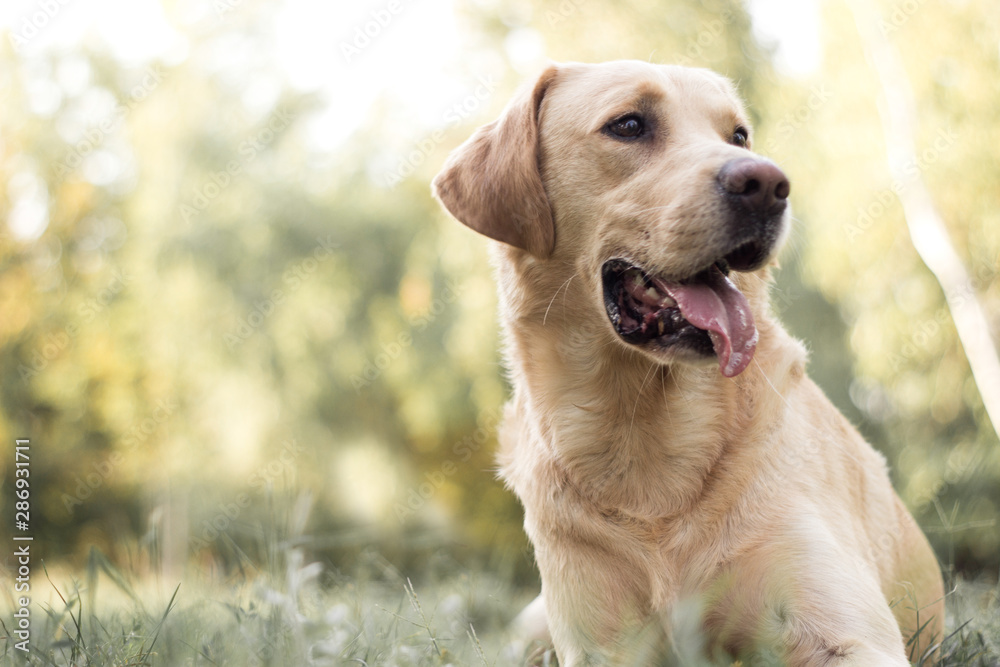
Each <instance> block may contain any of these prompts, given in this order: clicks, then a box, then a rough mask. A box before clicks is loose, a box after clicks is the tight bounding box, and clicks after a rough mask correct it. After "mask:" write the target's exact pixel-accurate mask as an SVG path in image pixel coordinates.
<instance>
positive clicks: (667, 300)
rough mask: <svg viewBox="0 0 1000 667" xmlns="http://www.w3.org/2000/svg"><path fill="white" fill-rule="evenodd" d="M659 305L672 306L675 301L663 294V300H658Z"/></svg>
mask: <svg viewBox="0 0 1000 667" xmlns="http://www.w3.org/2000/svg"><path fill="white" fill-rule="evenodd" d="M660 305H661V306H663V307H664V308H673V307H674V306H676V305H677V301H676V300H675V299H672V298H671V297H669V296H665V297H663V300H662V301H660Z"/></svg>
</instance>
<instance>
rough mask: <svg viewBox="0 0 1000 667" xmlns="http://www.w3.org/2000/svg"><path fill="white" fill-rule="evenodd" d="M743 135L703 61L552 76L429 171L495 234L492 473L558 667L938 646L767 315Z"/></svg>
mask: <svg viewBox="0 0 1000 667" xmlns="http://www.w3.org/2000/svg"><path fill="white" fill-rule="evenodd" d="M752 138H753V137H752V132H751V129H750V124H749V122H748V120H747V115H746V113H745V111H744V109H743V107H742V104H741V102H740V101H739V99H738V97H737V95H736V93H735V92H734V88H733V86H732V85H731V84H730V82H729V81H728V80H726V79H725V78H723V77H721V76H719V75H717V74H714V73H712V72H710V71H707V70H701V69H692V68H685V67H676V66H657V65H652V64H648V63H644V62H638V61H618V62H609V63H603V64H580V63H568V64H556V65H552V66H550V67H549V68H548V69H546V70H545V71H544V73H542V74H541V76H540V77H539V78H538V79H537V81H535V82H534V83H533V85H531V86H529V87H527V88H524V89H523V90H521V92H520V93H519V94H517V96H516V97H515V98H514V99H513V101H512V102H511V103H510V104H509V105H508V106H507V108H506V109H505V110H504V112H503V114H502V116H501V117H500V118H499V119H498V120H496V121H495V122H493V123H490V124H489V125H486V126H484V127H481V128H480V129H479V130H477V131H476V133H475V134H474V135H473V136H472V137H471V138H470V139H469V140H468V141H466V142H465V143H464V144H462V145H461V146H460V147H459V148H457V149H456V150H455V151H454V152H453V153H452V154H451V156H450V157H449V158H448V160H447V162H446V164H445V165H444V167H443V169H442V171H441V173H439V174H438V175H437V177H436V178H435V180H434V184H433V187H434V192H435V194H436V197H437V198H438V199H439V201H440V202H441V204H443V206H444V207H445V208H446V209H447V210H448V211H449V212H450V213H451V214H452V215H453V216H454V217H455V218H457V219H458V220H459V221H460V222H462V223H463V224H465V225H467V226H469V227H471V228H472V229H474V230H476V231H478V232H480V233H481V234H484V235H486V236H488V237H490V238H491V239H494V240H495V241H497V242H498V243H495V244H492V249H491V252H492V257H493V260H494V264H495V267H496V278H497V281H498V283H499V294H500V299H499V301H500V315H501V322H502V327H503V331H504V334H505V348H506V362H507V367H508V371H509V374H510V379H511V382H512V384H513V396H512V398H511V400H510V402H509V403H508V405H507V407H506V409H505V414H504V420H503V425H502V427H501V430H500V442H501V451H500V454H499V461H500V469H501V476H502V478H503V479H504V480H505V481H506V483H507V484H508V485H509V486H510V488H512V489H513V490H514V491H515V492H516V493H517V495H518V497H519V498H520V499H521V502H522V503H523V505H524V513H525V520H524V525H525V529H526V531H527V534H528V536H529V537H530V539H531V542H532V544H533V545H534V549H535V558H536V560H537V563H538V567H539V570H540V572H541V579H542V593H541V595H540V597H539V599H538V600H537V601H536V602H535V603H533V604H532V605H531V606H530V607H529V609H528V610H526V612H525V615H524V618H525V619H526V620H527V621H529V622H532V620H533V622H535V623H537V624H538V627H536V628H535V631H536V632H537V633H538V634H539V635H542V634H546V635H547V636H550V637H551V641H552V643H553V644H554V647H555V651H556V653H557V655H558V659H559V664H560V665H562V666H563V667H574V666H576V665H596V664H608V665H623V664H639V665H649V664H654V663H655V662H656V661H657V660H660V659H661V658H659V657H654V652H656V654H657V655H667V656H669V655H670V654H671V650H670V647H672V649H673V651H672V652H673V653H674V654H675V657H674V659H676V654H677V652H678V649H677V646H678V645H679V642H681V641H682V639H683V638H682V637H680V636H679V633H680V630H679V628H682V627H688V628H690V627H691V626H694V628H695V629H696V631H697V633H698V635H699V636H700V637H702V638H703V642H704V643H703V644H702V646H703V648H704V650H705V651H706V652H708V653H710V654H712V655H716V656H718V655H723V656H724V655H731V656H733V657H737V656H744V658H745V657H746V656H748V655H749V656H754V655H761V654H762V652H763V653H764V654H766V655H771V656H774V655H776V656H777V657H778V658H779V659H780V660H781V661H782V662H783V663H784V664H789V665H830V666H838V667H846V666H848V665H853V666H858V667H862V666H863V667H878V666H883V665H884V666H890V665H892V666H899V667H904V666H905V665H907V664H909V663H908V657H909V658H910V659H913V660H916V659H917V658H919V657H920V656H921V655H923V654H924V653H925V652H930V651H933V650H934V645H935V644H934V643H935V642H936V641H938V640H939V639H940V637H941V633H942V629H943V618H944V614H943V611H944V610H943V584H942V578H941V573H940V569H939V567H938V564H937V561H936V559H935V556H934V554H933V552H932V550H931V548H930V546H929V545H928V543H927V540H926V539H925V537H924V535H923V534H922V533H921V531H920V529H919V528H918V527H917V525H916V523H915V522H914V520H913V518H912V517H911V515H910V514H909V513H908V511H907V510H906V508H905V507H904V506H903V504H902V502H901V501H900V499H899V498H898V497H897V495H896V494H895V492H894V491H893V488H892V486H891V484H890V481H889V476H888V474H887V470H886V463H885V460H884V458H883V457H882V456H881V455H879V454H878V453H876V452H875V451H874V450H873V449H872V447H871V446H870V445H869V444H867V443H866V442H865V441H864V440H863V439H862V438H861V436H860V435H859V434H858V432H857V431H856V430H855V429H854V428H853V427H852V426H851V424H850V423H848V421H847V420H846V419H845V418H844V417H843V416H842V415H840V413H839V412H838V411H837V410H836V408H835V407H834V406H833V405H832V404H831V403H830V402H829V400H827V398H826V397H825V396H824V395H823V393H822V392H821V391H820V390H819V389H818V388H817V386H816V385H815V384H814V383H813V382H812V381H811V380H809V378H808V377H807V376H806V373H805V365H806V353H805V350H804V348H803V346H802V345H801V344H800V343H799V342H798V341H796V340H794V339H793V338H791V337H790V336H789V335H788V334H787V333H786V332H785V330H784V329H783V328H782V327H781V325H780V324H779V323H778V322H777V321H776V319H775V317H774V315H773V314H772V313H771V311H770V309H769V305H768V288H769V285H770V283H771V278H770V272H771V268H772V265H773V264H774V257H775V253H776V252H777V250H778V248H779V246H780V245H781V242H782V240H783V239H784V237H785V235H786V232H787V229H788V220H789V205H788V194H789V182H788V179H787V178H786V176H785V174H784V173H783V172H782V171H781V169H779V168H778V167H777V166H776V165H775V164H774V163H772V162H770V161H769V160H767V159H765V158H763V157H760V156H758V155H756V154H754V153H753V152H751V144H752ZM651 629H652V631H651ZM914 636H916V637H915V639H912V638H914ZM653 639H655V641H653ZM911 639H912V640H911Z"/></svg>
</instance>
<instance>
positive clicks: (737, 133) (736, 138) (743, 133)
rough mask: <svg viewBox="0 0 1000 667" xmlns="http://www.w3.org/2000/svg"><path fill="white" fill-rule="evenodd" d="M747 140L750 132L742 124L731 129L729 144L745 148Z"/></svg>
mask: <svg viewBox="0 0 1000 667" xmlns="http://www.w3.org/2000/svg"><path fill="white" fill-rule="evenodd" d="M749 141H750V133H749V132H747V129H746V128H745V127H743V126H742V125H741V126H739V127H737V128H736V129H735V130H733V138H732V139H730V140H729V142H730V143H731V144H733V145H734V146H739V147H740V148H746V147H747V142H749Z"/></svg>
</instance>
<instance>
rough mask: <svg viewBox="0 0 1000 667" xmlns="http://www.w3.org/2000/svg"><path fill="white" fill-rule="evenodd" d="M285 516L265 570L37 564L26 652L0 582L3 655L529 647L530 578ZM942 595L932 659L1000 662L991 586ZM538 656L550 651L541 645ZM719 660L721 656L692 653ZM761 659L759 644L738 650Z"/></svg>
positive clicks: (239, 660)
mask: <svg viewBox="0 0 1000 667" xmlns="http://www.w3.org/2000/svg"><path fill="white" fill-rule="evenodd" d="M296 511H297V512H299V513H300V514H301V512H302V510H301V508H300V509H299V510H296ZM306 511H307V510H306ZM287 525H290V526H294V528H293V529H290V530H286V531H285V535H284V537H283V538H280V539H279V538H278V537H277V536H274V537H272V538H271V539H272V540H273V543H272V544H270V547H271V548H270V552H271V553H272V554H274V556H273V560H272V562H270V563H268V564H266V565H265V567H264V571H263V573H260V572H258V573H257V574H255V575H253V576H250V575H241V576H238V577H237V578H234V579H232V580H230V581H228V582H210V581H207V580H206V577H205V576H204V574H202V576H201V577H198V576H192V577H188V578H186V579H185V582H184V583H182V584H181V585H180V586H176V583H172V584H171V585H170V586H164V587H162V588H158V587H156V586H155V585H152V584H150V583H149V582H144V583H142V584H141V585H140V583H138V582H133V581H132V580H131V579H130V577H129V576H128V575H127V574H126V573H123V572H121V571H120V570H118V569H117V568H116V567H115V566H114V565H113V564H112V563H110V562H109V561H108V560H107V559H106V558H105V557H104V556H103V555H101V554H100V553H99V552H98V551H96V550H93V551H92V552H91V557H90V559H89V562H88V564H87V567H86V568H85V572H84V580H83V581H80V580H78V579H76V578H75V577H74V576H72V575H71V574H61V575H60V574H57V575H56V576H55V577H54V578H53V577H50V576H49V573H48V571H44V573H37V574H34V575H33V577H34V578H33V580H32V595H33V600H35V602H34V604H35V607H34V609H33V616H32V626H31V632H32V635H31V651H30V653H29V654H28V655H27V656H25V655H24V654H22V652H21V651H18V650H16V649H15V648H14V643H15V641H16V639H15V638H14V637H13V636H12V632H11V631H12V629H14V628H16V624H14V622H13V621H14V618H13V616H12V610H13V605H12V600H11V599H10V597H11V596H10V593H8V600H7V602H8V604H10V605H11V606H10V609H9V610H4V611H3V612H2V613H0V623H2V625H0V664H3V665H7V664H11V665H15V664H29V665H45V666H50V667H90V666H94V667H97V666H105V665H107V666H115V667H140V666H150V667H153V666H157V667H158V666H173V665H184V666H186V667H187V666H190V667H195V666H197V667H201V666H211V665H234V666H239V667H272V666H273V667H298V666H305V665H315V666H325V665H331V666H337V665H362V666H365V665H370V666H374V665H389V666H392V667H444V666H448V665H454V666H456V667H457V666H466V665H468V666H475V665H485V666H489V667H503V666H507V665H522V664H524V655H525V649H524V648H523V647H522V648H512V645H511V638H510V637H509V636H508V635H507V634H506V632H505V628H506V626H507V624H508V623H509V622H510V620H511V619H512V618H513V617H514V615H515V614H516V613H517V612H518V611H519V610H520V609H521V608H523V606H524V605H525V604H527V602H529V601H530V599H531V598H532V597H533V594H534V591H525V590H518V589H516V588H514V587H513V586H512V585H511V584H510V583H509V582H507V581H504V580H503V579H501V578H500V577H499V576H498V575H496V574H491V573H490V572H489V569H488V568H481V567H473V568H467V567H464V566H463V565H462V564H460V563H458V562H456V561H455V560H454V559H452V558H451V557H450V556H449V555H448V554H447V553H444V552H440V553H438V554H437V555H436V556H435V557H433V558H431V559H430V562H428V563H427V564H426V567H425V568H424V571H422V572H420V573H419V580H417V579H410V578H408V576H407V574H406V573H403V572H400V571H398V570H397V569H396V568H395V567H394V566H393V565H392V564H391V563H389V562H388V561H386V560H385V559H383V558H382V557H381V556H379V555H378V554H377V553H374V552H371V553H367V554H366V555H365V557H364V558H362V559H361V564H360V565H359V566H357V567H354V568H352V570H353V571H352V572H350V573H349V574H344V573H339V572H337V571H336V570H335V569H334V568H333V567H326V568H323V567H320V565H319V564H317V563H311V562H309V561H308V558H307V556H306V552H305V551H304V548H303V546H302V545H304V544H308V543H309V540H308V538H306V537H304V536H303V535H302V534H301V531H302V529H304V526H305V520H304V517H303V516H299V517H297V518H293V519H292V520H290V521H289V522H288V524H287ZM39 574H42V575H43V576H41V577H39V576H38V575H39ZM43 587H48V593H49V595H48V598H49V600H50V601H49V602H48V603H40V602H39V601H40V600H41V599H43V597H44V595H43V594H42V591H43V590H44V589H43ZM8 590H10V587H8ZM948 608H949V622H948V627H949V632H950V634H949V635H948V636H947V637H946V638H945V639H944V641H943V642H942V644H941V648H940V662H939V664H940V665H942V666H944V667H958V666H963V667H964V666H968V667H997V666H1000V588H997V587H996V586H995V585H993V584H988V585H987V584H979V583H974V582H962V581H959V582H958V583H957V584H956V585H955V586H954V589H953V591H952V593H950V594H949V601H948ZM529 648H530V647H529ZM536 664H541V665H555V664H556V661H555V658H554V657H553V655H552V654H551V652H548V653H543V654H541V655H539V656H538V657H537V660H536ZM681 664H685V665H690V664H691V663H690V661H688V662H684V663H681ZM724 664H725V665H728V664H730V663H729V662H728V661H725V662H715V663H710V662H705V663H703V664H702V665H699V667H710V666H711V665H724ZM760 664H762V663H761V659H759V658H758V659H754V660H752V661H747V662H745V663H744V665H753V666H754V667H757V666H758V665H760ZM767 664H771V663H770V662H767Z"/></svg>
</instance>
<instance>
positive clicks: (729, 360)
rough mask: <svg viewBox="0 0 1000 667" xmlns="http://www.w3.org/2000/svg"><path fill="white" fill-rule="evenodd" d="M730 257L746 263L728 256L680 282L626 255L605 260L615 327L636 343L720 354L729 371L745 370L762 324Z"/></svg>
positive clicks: (721, 367)
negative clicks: (736, 282) (738, 281)
mask: <svg viewBox="0 0 1000 667" xmlns="http://www.w3.org/2000/svg"><path fill="white" fill-rule="evenodd" d="M730 259H732V260H735V262H736V264H734V266H736V268H743V267H742V266H740V265H742V264H743V263H744V262H743V259H744V258H742V257H734V258H728V257H727V259H720V260H718V261H716V262H714V263H713V264H712V265H711V266H709V267H708V268H706V269H704V270H702V271H699V272H697V273H695V274H694V275H692V276H690V277H688V278H685V279H683V280H679V281H668V280H665V279H663V278H661V277H659V276H656V275H650V274H649V273H647V272H646V271H644V270H643V269H641V268H640V267H638V266H636V265H635V264H632V263H631V262H629V261H627V260H625V259H612V260H609V261H607V262H605V263H604V266H603V268H602V270H601V274H602V277H603V281H604V306H605V309H606V310H607V313H608V318H609V319H610V320H611V324H612V325H613V326H614V328H615V331H616V332H617V333H618V335H619V336H620V337H621V339H622V340H624V341H625V342H626V343H631V344H632V345H640V346H654V347H656V348H659V349H665V348H668V347H682V348H686V349H687V350H690V351H691V352H694V353H695V354H698V355H702V356H710V355H712V354H714V355H715V356H716V357H718V359H719V370H720V371H721V372H722V374H723V375H725V376H726V377H735V376H737V375H739V374H740V373H742V372H743V370H744V369H746V367H747V366H748V365H749V364H750V361H751V359H753V354H754V350H756V348H757V327H756V325H755V324H754V319H753V314H752V313H751V312H750V304H749V303H748V302H747V299H746V297H745V296H743V293H742V292H740V291H739V289H737V287H736V286H735V285H734V284H733V283H732V281H731V280H729V278H728V275H729V267H730V261H728V260H730ZM754 263H756V262H755V261H748V262H747V264H748V265H749V264H754Z"/></svg>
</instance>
